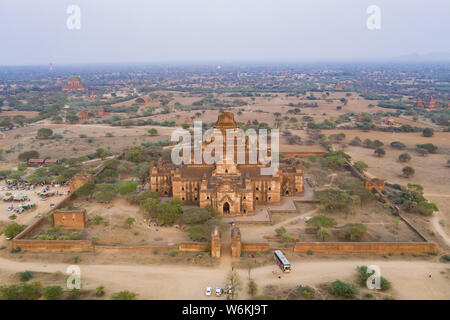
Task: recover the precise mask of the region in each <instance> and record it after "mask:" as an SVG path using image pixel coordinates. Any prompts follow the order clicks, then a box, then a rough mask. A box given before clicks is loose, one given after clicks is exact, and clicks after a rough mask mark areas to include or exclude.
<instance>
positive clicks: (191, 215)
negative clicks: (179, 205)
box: [180, 208, 211, 224]
mask: <svg viewBox="0 0 450 320" xmlns="http://www.w3.org/2000/svg"><path fill="white" fill-rule="evenodd" d="M210 217H211V213H210V211H209V210H208V209H206V208H190V209H187V210H185V211H184V212H183V214H182V215H181V217H180V220H181V222H182V223H185V224H198V223H204V222H205V221H206V220H208V219H209V218H210Z"/></svg>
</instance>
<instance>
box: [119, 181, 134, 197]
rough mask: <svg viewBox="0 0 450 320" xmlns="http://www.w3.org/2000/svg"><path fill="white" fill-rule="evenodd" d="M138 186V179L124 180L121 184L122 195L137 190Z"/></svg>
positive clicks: (120, 191)
mask: <svg viewBox="0 0 450 320" xmlns="http://www.w3.org/2000/svg"><path fill="white" fill-rule="evenodd" d="M137 186H138V182H137V181H124V182H122V183H120V184H119V193H120V194H121V195H122V196H125V195H127V194H130V193H133V192H135V191H136V188H137Z"/></svg>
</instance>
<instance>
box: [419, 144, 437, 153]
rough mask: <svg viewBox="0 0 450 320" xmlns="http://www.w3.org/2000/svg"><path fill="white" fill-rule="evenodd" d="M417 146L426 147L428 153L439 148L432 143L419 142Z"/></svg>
mask: <svg viewBox="0 0 450 320" xmlns="http://www.w3.org/2000/svg"><path fill="white" fill-rule="evenodd" d="M417 148H419V149H424V150H426V151H427V152H428V153H435V152H436V151H437V150H438V147H437V146H435V145H434V144H432V143H425V144H418V145H417Z"/></svg>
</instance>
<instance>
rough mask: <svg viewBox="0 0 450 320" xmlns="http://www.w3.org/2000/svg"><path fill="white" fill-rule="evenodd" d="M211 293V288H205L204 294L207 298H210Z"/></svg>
mask: <svg viewBox="0 0 450 320" xmlns="http://www.w3.org/2000/svg"><path fill="white" fill-rule="evenodd" d="M211 293H212V288H211V287H206V291H205V294H206V295H207V296H210V295H211Z"/></svg>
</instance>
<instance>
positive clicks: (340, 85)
mask: <svg viewBox="0 0 450 320" xmlns="http://www.w3.org/2000/svg"><path fill="white" fill-rule="evenodd" d="M334 90H342V84H341V82H340V81H339V80H338V82H337V83H336V85H335V86H334Z"/></svg>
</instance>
